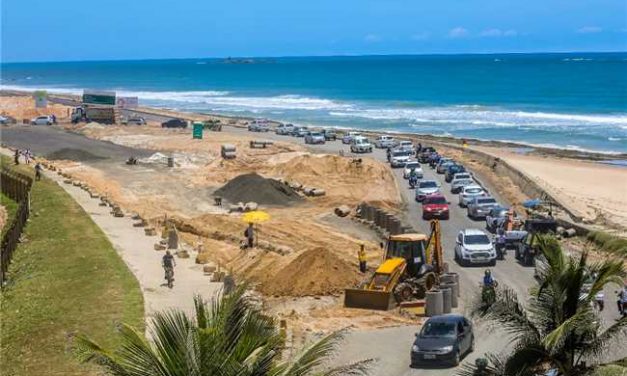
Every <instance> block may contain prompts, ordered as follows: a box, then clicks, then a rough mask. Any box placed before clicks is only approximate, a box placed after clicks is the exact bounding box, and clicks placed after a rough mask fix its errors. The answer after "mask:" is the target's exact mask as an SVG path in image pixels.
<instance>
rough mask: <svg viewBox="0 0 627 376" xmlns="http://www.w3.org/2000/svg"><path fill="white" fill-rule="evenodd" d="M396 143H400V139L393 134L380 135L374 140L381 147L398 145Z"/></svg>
mask: <svg viewBox="0 0 627 376" xmlns="http://www.w3.org/2000/svg"><path fill="white" fill-rule="evenodd" d="M396 145H398V141H396V139H394V137H392V136H385V135H384V136H379V137H377V139H376V140H375V141H374V146H375V147H377V148H379V149H387V148H393V147H396Z"/></svg>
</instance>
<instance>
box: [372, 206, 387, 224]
mask: <svg viewBox="0 0 627 376" xmlns="http://www.w3.org/2000/svg"><path fill="white" fill-rule="evenodd" d="M384 214H385V213H384V212H383V210H381V209H378V208H377V209H375V212H374V224H375V225H377V226H379V227H381V222H382V217H383V215H384Z"/></svg>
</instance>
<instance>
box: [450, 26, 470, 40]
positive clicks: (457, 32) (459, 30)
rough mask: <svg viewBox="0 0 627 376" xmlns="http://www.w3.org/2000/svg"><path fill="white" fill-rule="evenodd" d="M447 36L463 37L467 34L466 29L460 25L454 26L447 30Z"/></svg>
mask: <svg viewBox="0 0 627 376" xmlns="http://www.w3.org/2000/svg"><path fill="white" fill-rule="evenodd" d="M448 36H449V37H450V38H464V37H466V36H468V30H466V29H464V28H463V27H461V26H458V27H456V28H453V29H451V30H449V32H448Z"/></svg>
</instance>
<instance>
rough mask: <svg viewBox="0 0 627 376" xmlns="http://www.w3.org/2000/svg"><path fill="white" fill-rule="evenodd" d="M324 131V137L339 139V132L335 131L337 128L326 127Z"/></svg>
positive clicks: (333, 139) (328, 139)
mask: <svg viewBox="0 0 627 376" xmlns="http://www.w3.org/2000/svg"><path fill="white" fill-rule="evenodd" d="M322 133H323V134H324V139H325V140H327V141H335V140H337V133H336V132H335V129H325V130H323V131H322Z"/></svg>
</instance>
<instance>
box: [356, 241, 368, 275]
mask: <svg viewBox="0 0 627 376" xmlns="http://www.w3.org/2000/svg"><path fill="white" fill-rule="evenodd" d="M365 248H366V246H365V245H364V244H363V243H362V244H360V245H359V251H357V258H358V259H359V271H360V272H362V273H365V272H366V270H367V265H366V249H365Z"/></svg>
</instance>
